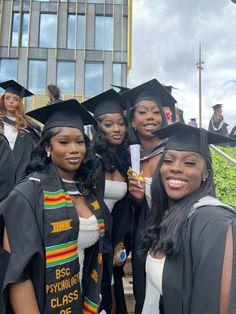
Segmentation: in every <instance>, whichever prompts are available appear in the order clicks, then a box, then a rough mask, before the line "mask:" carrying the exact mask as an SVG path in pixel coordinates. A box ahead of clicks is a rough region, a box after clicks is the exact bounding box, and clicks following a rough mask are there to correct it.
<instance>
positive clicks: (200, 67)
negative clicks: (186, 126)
mask: <svg viewBox="0 0 236 314" xmlns="http://www.w3.org/2000/svg"><path fill="white" fill-rule="evenodd" d="M203 64H204V61H202V52H201V42H200V43H199V60H198V62H197V63H196V66H197V69H198V70H199V82H198V83H199V127H200V128H201V127H202V75H201V72H202V70H203V67H202V65H203Z"/></svg>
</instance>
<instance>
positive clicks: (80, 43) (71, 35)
mask: <svg viewBox="0 0 236 314" xmlns="http://www.w3.org/2000/svg"><path fill="white" fill-rule="evenodd" d="M75 34H76V15H75V14H69V15H68V29H67V48H68V49H74V48H75V44H76V45H77V49H84V38H85V36H84V35H85V15H77V39H76V43H75Z"/></svg>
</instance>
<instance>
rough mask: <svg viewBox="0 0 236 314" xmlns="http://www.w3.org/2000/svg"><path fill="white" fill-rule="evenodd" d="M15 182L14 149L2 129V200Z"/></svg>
mask: <svg viewBox="0 0 236 314" xmlns="http://www.w3.org/2000/svg"><path fill="white" fill-rule="evenodd" d="M14 182H15V172H14V162H13V154H12V150H11V148H10V146H9V143H8V141H7V139H6V138H5V136H4V135H3V134H1V129H0V202H1V201H2V200H4V198H5V197H7V195H8V194H9V192H10V191H11V190H12V188H13V186H14Z"/></svg>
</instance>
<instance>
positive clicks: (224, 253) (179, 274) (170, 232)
mask: <svg viewBox="0 0 236 314" xmlns="http://www.w3.org/2000/svg"><path fill="white" fill-rule="evenodd" d="M155 134H156V135H157V136H158V138H163V139H164V138H166V137H168V138H169V140H168V142H167V144H166V146H165V151H164V152H163V154H162V157H161V159H160V162H159V164H158V167H157V170H156V173H155V175H154V177H153V183H152V210H151V214H150V217H149V220H148V222H147V225H146V227H145V229H144V231H143V250H142V253H144V254H147V255H146V256H147V257H146V274H147V276H146V278H147V282H146V291H145V302H144V306H143V309H142V314H149V313H153V314H158V313H165V314H173V313H175V314H189V313H191V314H199V313H207V314H216V313H222V314H223V313H225V314H226V313H227V314H230V313H232V314H233V313H235V309H236V298H235V291H236V276H235V266H236V249H235V239H236V220H235V218H236V212H235V210H234V209H233V208H231V207H229V206H227V205H225V204H222V203H221V202H220V201H219V200H218V199H216V198H215V196H214V192H213V191H214V186H213V169H212V162H211V156H210V151H209V148H208V144H218V143H225V142H230V141H232V139H230V138H229V137H224V136H222V135H218V134H215V133H211V132H208V131H206V130H205V129H198V128H194V127H192V126H187V125H185V124H182V123H180V122H178V123H176V124H173V125H171V126H168V127H164V128H162V129H160V130H157V131H156V132H155ZM160 295H162V296H163V304H162V305H163V308H162V309H161V310H160V311H159V297H160Z"/></svg>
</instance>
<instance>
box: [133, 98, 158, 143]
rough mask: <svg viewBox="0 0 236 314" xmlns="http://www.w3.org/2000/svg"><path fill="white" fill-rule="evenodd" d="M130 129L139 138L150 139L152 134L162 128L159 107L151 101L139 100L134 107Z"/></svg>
mask: <svg viewBox="0 0 236 314" xmlns="http://www.w3.org/2000/svg"><path fill="white" fill-rule="evenodd" d="M131 123H132V127H133V128H135V129H136V131H137V133H138V135H139V136H141V137H145V138H150V137H151V138H152V137H154V135H153V134H152V132H154V131H156V130H158V129H159V128H161V126H162V117H161V112H160V109H159V106H158V105H157V104H156V103H155V102H154V101H152V100H141V101H140V102H138V103H137V104H136V105H135V112H134V116H133V119H132V122H131Z"/></svg>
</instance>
